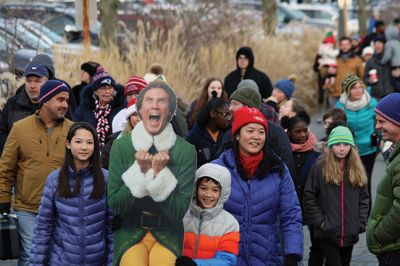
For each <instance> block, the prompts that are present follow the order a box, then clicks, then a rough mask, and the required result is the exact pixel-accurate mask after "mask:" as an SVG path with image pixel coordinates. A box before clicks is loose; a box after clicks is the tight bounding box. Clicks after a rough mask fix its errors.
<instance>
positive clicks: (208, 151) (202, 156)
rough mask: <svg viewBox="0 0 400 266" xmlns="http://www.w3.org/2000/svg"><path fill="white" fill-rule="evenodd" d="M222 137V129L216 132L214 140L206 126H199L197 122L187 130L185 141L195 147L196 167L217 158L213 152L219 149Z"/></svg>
mask: <svg viewBox="0 0 400 266" xmlns="http://www.w3.org/2000/svg"><path fill="white" fill-rule="evenodd" d="M223 138H224V131H222V130H221V131H220V132H219V134H218V137H217V141H214V140H213V138H212V137H211V136H210V133H208V130H207V129H206V128H204V127H201V126H200V125H199V124H198V123H196V124H195V125H194V126H193V128H192V129H191V130H190V131H189V134H188V136H187V138H186V141H187V142H189V143H190V144H193V145H194V146H195V147H196V151H197V167H200V166H202V165H203V164H205V163H208V162H211V161H212V160H214V159H216V158H217V157H216V156H215V154H216V153H217V151H218V150H219V148H220V146H221V144H222V140H223Z"/></svg>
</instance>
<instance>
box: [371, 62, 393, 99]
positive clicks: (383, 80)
mask: <svg viewBox="0 0 400 266" xmlns="http://www.w3.org/2000/svg"><path fill="white" fill-rule="evenodd" d="M382 57H383V54H374V55H373V56H372V58H371V59H369V60H368V61H367V63H366V65H365V72H364V73H365V74H364V82H365V84H367V85H369V86H371V96H372V97H375V98H377V99H380V98H383V97H385V96H386V95H388V94H389V93H392V92H394V89H393V86H392V84H391V69H390V65H389V64H386V65H382V64H381V63H380V62H381V59H382ZM372 69H376V70H377V73H378V82H377V83H375V84H371V83H369V71H370V70H372Z"/></svg>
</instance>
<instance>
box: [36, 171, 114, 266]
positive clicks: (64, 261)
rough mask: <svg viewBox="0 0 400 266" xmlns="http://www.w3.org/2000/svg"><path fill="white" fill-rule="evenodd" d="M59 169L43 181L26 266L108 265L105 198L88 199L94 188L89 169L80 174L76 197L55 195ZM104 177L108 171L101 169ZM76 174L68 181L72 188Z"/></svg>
mask: <svg viewBox="0 0 400 266" xmlns="http://www.w3.org/2000/svg"><path fill="white" fill-rule="evenodd" d="M59 174H60V169H58V170H56V171H54V172H52V173H51V174H50V175H49V177H48V178H47V181H46V186H45V188H44V191H43V197H42V200H41V202H40V208H39V214H38V216H37V218H36V221H35V228H34V232H33V234H34V236H33V237H32V247H31V252H30V264H29V265H33V266H36V265H54V266H57V265H60V266H61V265H88V266H89V265H90V266H104V265H108V266H109V265H111V264H112V258H113V232H112V229H111V220H112V217H113V215H112V212H111V209H110V208H109V207H108V206H107V196H106V195H105V194H104V195H103V196H102V197H100V198H98V199H92V198H90V195H91V193H92V191H93V186H94V177H93V174H92V171H91V168H84V169H81V170H80V171H79V174H80V175H81V190H80V193H79V195H78V196H76V197H71V198H63V197H60V196H58V195H57V192H56V191H57V186H58V176H59ZM103 175H104V176H105V178H107V171H105V170H103ZM76 181H77V173H76V172H74V171H72V169H71V170H70V175H69V182H70V185H71V187H74V186H75V182H76Z"/></svg>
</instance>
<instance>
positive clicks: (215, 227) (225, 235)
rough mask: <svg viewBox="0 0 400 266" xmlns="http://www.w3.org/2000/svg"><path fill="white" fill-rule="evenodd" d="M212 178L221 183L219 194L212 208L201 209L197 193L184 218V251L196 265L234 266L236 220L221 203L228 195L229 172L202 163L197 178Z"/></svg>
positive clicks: (236, 236)
mask: <svg viewBox="0 0 400 266" xmlns="http://www.w3.org/2000/svg"><path fill="white" fill-rule="evenodd" d="M204 176H207V177H211V178H213V179H215V180H217V181H218V182H219V183H220V184H221V187H222V189H221V195H220V197H219V199H218V202H217V204H216V206H215V207H213V208H210V209H202V208H201V207H199V206H198V204H197V199H196V197H195V196H196V192H195V193H194V195H195V196H194V198H193V200H192V203H191V205H190V208H189V210H188V212H187V213H186V215H185V217H184V218H183V224H184V228H185V240H184V252H183V254H184V255H185V256H188V257H190V258H192V259H193V260H194V261H195V262H196V264H197V265H198V266H203V265H215V266H225V265H236V260H237V254H238V253H239V238H240V234H239V223H238V222H237V220H236V219H235V218H234V217H233V216H232V215H231V214H230V213H229V212H227V211H225V210H223V204H224V202H226V201H227V200H228V198H229V194H230V179H231V177H230V173H229V171H228V170H227V169H226V168H224V167H222V166H219V165H216V164H210V163H208V164H205V165H203V166H202V167H200V168H199V169H198V170H197V172H196V185H195V186H194V187H195V190H196V187H197V181H198V180H199V178H201V177H204Z"/></svg>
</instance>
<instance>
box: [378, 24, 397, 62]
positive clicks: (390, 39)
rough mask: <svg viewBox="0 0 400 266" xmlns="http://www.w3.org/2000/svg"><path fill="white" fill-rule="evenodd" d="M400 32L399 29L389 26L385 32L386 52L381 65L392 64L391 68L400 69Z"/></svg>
mask: <svg viewBox="0 0 400 266" xmlns="http://www.w3.org/2000/svg"><path fill="white" fill-rule="evenodd" d="M399 34H400V32H399V29H398V28H397V27H391V26H389V27H388V28H387V29H386V30H385V37H386V43H385V52H384V53H383V57H382V60H381V64H387V63H390V66H391V67H400V35H399Z"/></svg>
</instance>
